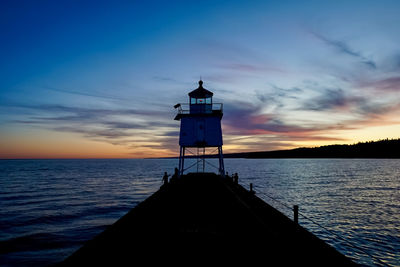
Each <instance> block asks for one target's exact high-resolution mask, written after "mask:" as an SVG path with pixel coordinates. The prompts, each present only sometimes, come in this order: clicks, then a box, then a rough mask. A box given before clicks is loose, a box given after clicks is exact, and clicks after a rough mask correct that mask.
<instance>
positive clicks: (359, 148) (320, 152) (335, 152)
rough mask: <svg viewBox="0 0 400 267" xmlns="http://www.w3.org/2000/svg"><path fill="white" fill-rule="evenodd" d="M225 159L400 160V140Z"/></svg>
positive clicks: (236, 154) (283, 151)
mask: <svg viewBox="0 0 400 267" xmlns="http://www.w3.org/2000/svg"><path fill="white" fill-rule="evenodd" d="M224 157H225V158H400V139H392V140H389V139H385V140H379V141H370V142H363V143H357V144H354V145H328V146H321V147H314V148H295V149H290V150H276V151H260V152H244V153H230V154H224Z"/></svg>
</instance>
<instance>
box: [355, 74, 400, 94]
mask: <svg viewBox="0 0 400 267" xmlns="http://www.w3.org/2000/svg"><path fill="white" fill-rule="evenodd" d="M361 86H362V87H371V88H374V89H377V90H382V91H392V92H400V76H394V77H390V78H385V79H381V80H376V81H370V82H363V83H361Z"/></svg>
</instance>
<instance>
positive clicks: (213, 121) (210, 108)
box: [174, 80, 225, 176]
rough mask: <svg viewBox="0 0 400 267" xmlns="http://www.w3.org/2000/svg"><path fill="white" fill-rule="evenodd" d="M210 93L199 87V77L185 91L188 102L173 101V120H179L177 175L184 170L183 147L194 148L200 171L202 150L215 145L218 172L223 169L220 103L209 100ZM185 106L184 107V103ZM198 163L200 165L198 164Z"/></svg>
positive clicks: (201, 168) (221, 171)
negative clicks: (196, 84) (188, 91)
mask: <svg viewBox="0 0 400 267" xmlns="http://www.w3.org/2000/svg"><path fill="white" fill-rule="evenodd" d="M212 96H213V93H212V92H210V91H208V90H207V89H205V88H203V81H202V80H200V81H199V87H198V88H197V89H196V90H193V91H192V92H190V93H189V104H176V105H175V106H174V107H175V108H177V109H178V114H177V115H176V117H175V120H178V121H179V120H180V121H181V130H180V135H179V146H180V152H179V175H180V176H181V175H183V173H184V171H185V157H186V149H187V148H194V149H197V155H196V156H194V157H196V158H197V172H199V171H202V172H204V169H205V157H206V155H205V153H206V148H207V147H217V149H218V158H219V174H221V175H223V174H224V173H225V167H224V159H223V153H222V130H221V119H222V116H223V112H222V103H213V100H212ZM187 106H188V107H189V109H186V108H185V107H187ZM200 164H201V165H202V166H200Z"/></svg>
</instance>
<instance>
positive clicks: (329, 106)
mask: <svg viewBox="0 0 400 267" xmlns="http://www.w3.org/2000/svg"><path fill="white" fill-rule="evenodd" d="M364 102H365V99H364V98H360V97H349V96H346V95H345V93H344V91H343V90H342V89H341V88H337V89H325V90H323V92H322V94H321V95H319V96H317V97H314V98H311V99H308V100H307V101H305V103H304V104H303V105H302V107H301V109H303V110H314V111H325V110H337V109H348V108H350V107H351V106H352V105H358V104H360V103H364Z"/></svg>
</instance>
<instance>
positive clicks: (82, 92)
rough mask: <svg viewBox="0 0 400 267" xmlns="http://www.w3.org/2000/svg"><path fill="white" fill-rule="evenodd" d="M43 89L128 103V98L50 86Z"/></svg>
mask: <svg viewBox="0 0 400 267" xmlns="http://www.w3.org/2000/svg"><path fill="white" fill-rule="evenodd" d="M43 88H44V89H46V90H50V91H54V92H59V93H66V94H72V95H79V96H89V97H96V98H102V99H108V100H119V101H127V99H126V98H120V97H116V96H112V95H107V94H100V93H87V92H84V91H82V90H79V91H75V90H67V89H60V88H55V87H50V86H44V87H43Z"/></svg>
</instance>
